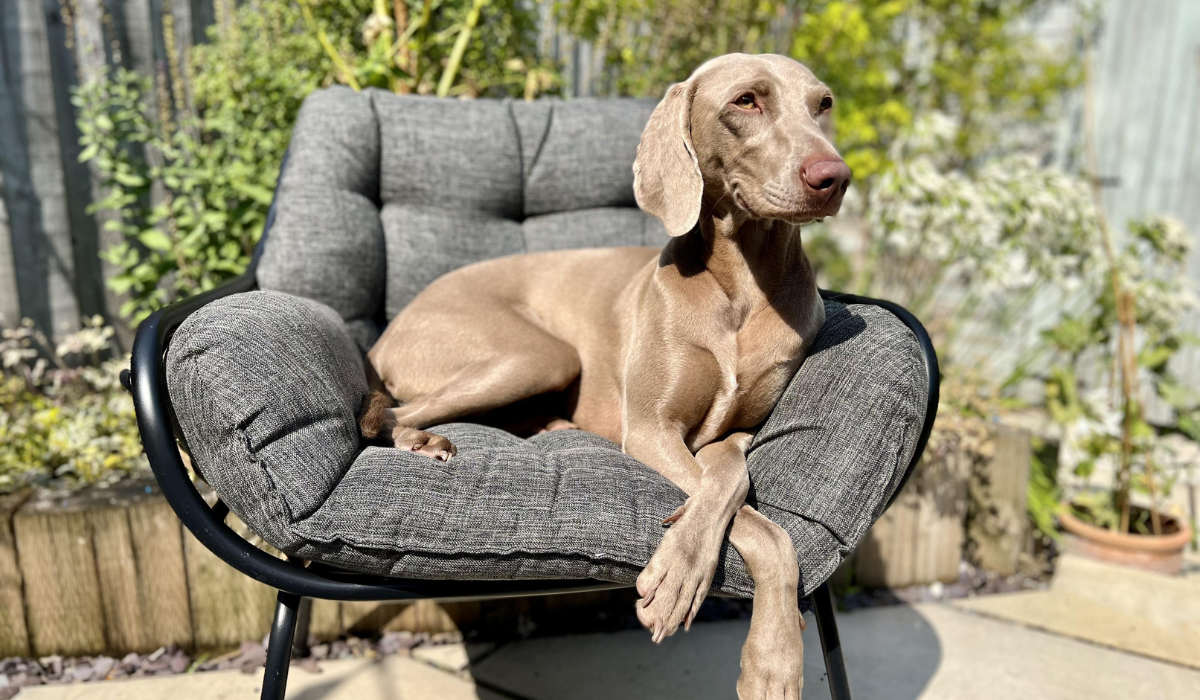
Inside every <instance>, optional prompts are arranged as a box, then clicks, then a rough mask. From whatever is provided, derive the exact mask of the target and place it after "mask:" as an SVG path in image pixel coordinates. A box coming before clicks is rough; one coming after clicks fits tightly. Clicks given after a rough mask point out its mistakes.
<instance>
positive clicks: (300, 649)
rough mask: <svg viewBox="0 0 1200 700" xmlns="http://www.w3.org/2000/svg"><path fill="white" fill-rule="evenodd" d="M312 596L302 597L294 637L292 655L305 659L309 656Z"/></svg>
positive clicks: (297, 612)
mask: <svg viewBox="0 0 1200 700" xmlns="http://www.w3.org/2000/svg"><path fill="white" fill-rule="evenodd" d="M312 606H313V602H312V598H301V599H300V609H299V610H297V611H296V634H295V635H293V637H292V657H293V658H296V659H303V658H304V657H306V656H308V621H309V620H311V619H312Z"/></svg>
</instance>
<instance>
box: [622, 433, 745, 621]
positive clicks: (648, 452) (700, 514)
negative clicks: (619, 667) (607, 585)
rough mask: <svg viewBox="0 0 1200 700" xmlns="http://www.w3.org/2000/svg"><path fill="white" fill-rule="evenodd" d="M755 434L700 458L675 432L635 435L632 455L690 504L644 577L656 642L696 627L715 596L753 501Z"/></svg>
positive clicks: (641, 588)
mask: <svg viewBox="0 0 1200 700" xmlns="http://www.w3.org/2000/svg"><path fill="white" fill-rule="evenodd" d="M750 438H751V436H750V435H749V434H748V433H737V434H735V435H733V436H731V437H729V438H727V439H725V440H722V441H719V442H715V443H712V444H710V445H706V446H705V447H704V448H702V449H701V450H700V451H699V452H698V453H697V454H696V455H694V456H693V455H692V454H691V452H690V451H689V450H688V449H687V446H686V445H685V444H684V442H683V439H682V437H679V436H678V434H677V433H674V432H673V431H657V432H656V433H653V434H645V433H643V434H641V435H638V434H633V435H630V436H628V437H627V439H626V451H627V452H628V453H629V454H630V455H632V456H634V457H636V458H637V459H639V460H641V461H643V462H644V463H646V464H648V465H649V466H651V467H652V468H654V469H655V470H657V471H658V472H659V473H660V474H662V475H663V476H665V477H667V478H668V479H670V480H671V481H672V482H674V483H675V484H676V485H677V486H679V487H680V488H682V489H683V490H684V492H686V493H687V494H688V499H687V500H686V501H684V504H683V505H682V506H680V507H679V508H678V509H677V510H676V511H675V512H674V513H673V514H671V515H670V516H669V517H668V518H667V519H666V520H664V521H663V522H664V523H669V524H670V525H671V529H669V530H668V531H667V533H666V534H665V535H664V536H663V540H662V542H661V543H660V544H659V546H658V549H657V550H656V551H655V553H654V556H653V557H651V559H650V563H649V564H647V565H646V568H645V569H644V570H643V571H642V573H641V575H640V576H638V580H637V589H638V594H639V595H641V596H642V599H641V600H640V601H638V605H637V614H638V619H639V620H640V621H641V622H642V624H643V625H645V626H646V628H647V629H649V630H650V631H651V632H652V633H653V636H654V641H655V642H659V641H661V640H662V639H663V638H664V637H667V636H670V635H672V634H674V633H675V631H676V630H677V629H678V628H679V626H680V625H684V626H685V628H687V627H690V626H691V622H692V619H693V618H695V616H696V612H697V611H698V610H699V609H700V604H701V603H703V602H704V598H705V596H706V595H708V588H709V586H710V585H711V584H712V578H713V574H714V573H715V572H716V568H717V561H718V559H719V557H720V553H721V543H722V542H723V541H724V539H725V531H726V529H727V528H728V526H729V521H730V520H731V519H732V518H733V516H734V514H735V513H737V511H738V508H740V507H741V506H742V504H743V503H744V502H745V500H746V492H747V490H748V489H749V487H750V478H749V475H748V473H747V472H746V459H745V450H746V448H747V446H748V445H749V443H750Z"/></svg>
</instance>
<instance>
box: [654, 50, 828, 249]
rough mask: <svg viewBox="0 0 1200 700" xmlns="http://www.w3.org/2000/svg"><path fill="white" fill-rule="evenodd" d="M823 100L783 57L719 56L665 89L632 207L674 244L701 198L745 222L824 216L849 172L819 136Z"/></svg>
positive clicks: (813, 83)
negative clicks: (659, 225) (655, 221)
mask: <svg viewBox="0 0 1200 700" xmlns="http://www.w3.org/2000/svg"><path fill="white" fill-rule="evenodd" d="M832 107H833V94H832V93H831V92H830V91H829V88H827V87H825V85H824V84H823V83H822V82H821V81H820V80H817V78H816V76H814V75H813V74H812V71H810V70H808V69H807V68H805V67H804V66H803V65H801V64H800V63H797V62H796V61H793V60H792V59H790V58H787V57H786V56H778V55H773V54H765V55H760V56H751V55H747V54H729V55H727V56H721V57H719V58H714V59H713V60H711V61H708V62H707V63H705V64H704V65H702V66H700V67H699V68H697V69H696V72H695V73H692V76H691V77H690V78H688V79H687V80H686V81H684V82H682V83H677V84H675V85H672V86H671V87H670V88H669V89H668V90H667V94H666V96H664V97H663V100H662V102H660V103H659V105H658V107H657V108H655V110H654V113H653V114H652V115H651V116H650V121H649V122H648V123H647V124H646V129H645V131H644V132H642V140H641V143H639V144H638V151H637V159H636V160H635V161H634V163H633V173H634V177H633V190H634V194H635V195H636V196H637V202H638V206H640V207H641V208H642V209H644V210H645V211H647V212H649V213H650V214H653V215H655V216H657V217H658V218H659V219H662V222H663V224H664V225H665V226H666V228H667V232H668V233H670V234H671V235H672V236H680V235H683V234H685V233H687V232H688V231H690V230H691V229H692V228H693V227H694V226H695V225H696V222H697V220H698V219H699V218H700V204H701V201H702V199H703V198H704V195H705V193H708V195H709V197H710V199H711V200H712V201H713V202H715V203H721V202H725V203H729V202H732V206H734V207H736V208H738V209H740V210H741V212H740V213H741V215H742V216H743V217H744V218H746V219H782V220H784V221H788V222H791V223H797V224H803V223H808V222H811V221H816V220H818V219H822V218H824V217H826V216H833V215H834V214H836V213H837V212H838V209H839V208H840V207H841V204H842V196H843V195H844V194H845V193H846V188H847V187H848V186H849V185H850V168H849V167H847V166H846V163H845V161H843V160H842V159H841V157H840V156H838V153H837V150H836V149H835V148H834V147H833V144H831V143H830V140H829V137H828V136H827V135H826V134H825V133H824V131H823V130H822V122H827V121H828V117H827V114H828V112H829V110H830V109H831V108H832Z"/></svg>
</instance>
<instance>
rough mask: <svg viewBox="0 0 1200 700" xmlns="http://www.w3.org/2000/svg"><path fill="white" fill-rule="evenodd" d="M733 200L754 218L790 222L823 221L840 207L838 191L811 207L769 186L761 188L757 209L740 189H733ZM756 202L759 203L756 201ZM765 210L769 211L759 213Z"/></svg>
mask: <svg viewBox="0 0 1200 700" xmlns="http://www.w3.org/2000/svg"><path fill="white" fill-rule="evenodd" d="M733 197H734V201H735V202H737V205H738V206H739V207H741V208H742V209H744V210H746V212H748V213H749V214H750V215H751V216H753V217H754V218H756V219H781V220H783V221H787V222H788V223H792V224H811V223H814V222H817V221H823V220H824V219H825V217H827V216H836V215H837V213H838V211H839V210H840V209H841V207H842V197H841V195H840V193H839V194H838V195H837V196H835V197H832V198H830V200H828V201H826V202H822V203H821V206H818V207H813V206H811V203H810V202H806V201H804V200H803V198H801V197H789V196H784V195H783V193H780V192H774V191H772V190H771V188H769V187H764V188H762V190H761V192H760V194H759V197H758V199H761V200H762V201H761V204H762V205H765V206H760V207H759V208H758V209H755V208H754V207H751V206H750V205H749V204H748V203H747V201H746V197H744V196H742V193H741V191H740V190H738V189H735V190H734V194H733ZM756 204H760V203H759V202H756ZM762 211H766V212H769V213H766V214H765V215H764V213H760V212H762Z"/></svg>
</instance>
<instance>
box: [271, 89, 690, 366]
mask: <svg viewBox="0 0 1200 700" xmlns="http://www.w3.org/2000/svg"><path fill="white" fill-rule="evenodd" d="M654 105H655V102H654V101H653V100H624V99H622V100H572V101H561V100H538V101H534V102H523V101H514V100H450V99H444V100H443V99H435V98H429V97H415V96H401V95H394V94H392V93H389V92H384V91H379V90H366V91H364V92H361V93H356V92H353V91H352V90H349V89H347V88H342V87H335V88H329V89H326V90H319V91H317V92H314V93H313V94H312V95H310V96H309V98H308V99H307V100H305V102H304V105H303V107H302V108H301V110H300V115H299V117H298V118H297V121H296V127H295V130H294V132H293V135H292V142H291V146H290V148H289V155H288V163H287V166H286V168H285V170H284V173H283V177H282V179H281V181H280V186H279V193H278V195H277V206H276V211H277V215H276V220H275V224H274V226H273V228H272V229H271V231H270V235H269V236H268V239H267V243H266V246H265V249H264V253H263V257H262V260H261V261H260V263H259V268H258V281H259V286H260V287H262V288H263V289H270V290H277V291H284V292H289V293H291V294H297V295H300V296H305V297H308V298H311V299H315V300H317V301H320V302H322V303H324V304H326V305H328V306H330V307H332V308H333V309H335V310H336V311H337V312H338V313H339V314H341V316H342V317H343V318H344V319H345V320H346V321H347V327H348V328H349V329H350V332H351V333H352V334H353V336H354V337H355V340H356V341H357V342H358V343H359V345H360V346H361V347H363V348H364V349H365V348H367V347H369V346H370V344H371V343H373V342H374V340H375V338H376V337H377V335H378V333H379V329H380V324H383V323H386V322H387V321H388V320H390V319H391V318H392V317H393V316H395V315H396V314H397V313H399V311H400V310H401V309H403V308H404V306H405V305H407V304H408V302H410V301H411V300H412V299H413V297H415V296H416V295H417V294H418V293H419V292H420V291H421V290H422V289H424V288H425V286H426V285H428V284H429V283H430V282H432V281H433V280H434V279H436V278H438V277H440V276H441V275H443V274H445V273H447V272H450V271H451V270H454V269H456V268H458V267H461V266H463V265H467V264H470V263H473V262H478V261H480V260H485V259H488V258H494V257H499V256H502V255H512V254H516V253H524V252H535V251H541V250H557V249H565V248H585V247H596V246H641V245H662V243H663V242H665V241H666V238H667V236H666V231H665V230H664V229H663V227H662V225H661V224H660V223H659V221H658V220H657V219H655V218H654V217H651V216H649V215H647V214H645V213H643V212H642V211H641V210H640V209H638V208H637V204H636V202H635V201H634V197H633V170H632V167H633V159H634V156H635V155H636V152H637V144H638V140H639V139H640V138H641V133H642V128H643V127H644V126H645V124H646V121H647V120H648V119H649V117H650V113H651V111H653V109H654Z"/></svg>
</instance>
